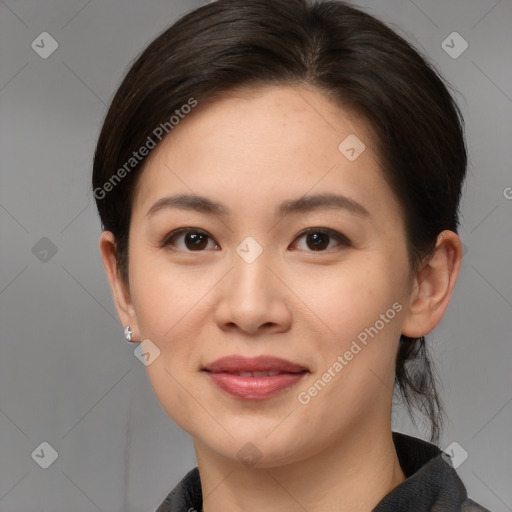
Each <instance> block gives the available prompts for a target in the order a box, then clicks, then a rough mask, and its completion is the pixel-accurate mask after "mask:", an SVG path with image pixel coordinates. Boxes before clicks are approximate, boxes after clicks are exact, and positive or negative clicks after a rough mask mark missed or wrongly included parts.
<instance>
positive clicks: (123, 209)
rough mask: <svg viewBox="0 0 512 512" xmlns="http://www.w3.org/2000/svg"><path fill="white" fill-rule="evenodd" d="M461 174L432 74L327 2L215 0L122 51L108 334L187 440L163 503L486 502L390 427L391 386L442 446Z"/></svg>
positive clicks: (109, 204)
mask: <svg viewBox="0 0 512 512" xmlns="http://www.w3.org/2000/svg"><path fill="white" fill-rule="evenodd" d="M466 159H467V155H466V147H465V141H464V134H463V120H462V116H461V114H460V111H459V109H458V107H457V105H456V103H455V102H454V100H453V99H452V97H451V95H450V93H449V92H448V90H447V86H446V85H445V83H444V82H443V80H442V78H440V77H439V75H438V74H437V73H436V71H435V70H434V68H433V67H432V66H431V65H429V64H428V62H427V61H426V60H425V58H424V57H422V56H421V55H420V54H419V53H418V52H417V51H416V50H414V49H413V48H412V47H411V46H410V45H409V44H408V43H407V42H405V41H404V40H403V39H402V38H401V37H399V36H398V35H397V34H395V33H394V32H393V31H391V30H390V29H389V28H387V27H386V26H385V25H384V24H383V23H381V22H380V21H378V20H376V19H375V18H373V17H371V16H369V15H367V14H365V13H363V12H362V11H360V10H357V9H355V8H353V7H350V6H349V5H348V4H346V3H343V2H339V1H325V2H314V3H313V2H307V1H306V0H272V1H269V0H259V1H251V2H247V1H246V0H219V1H217V2H215V3H211V4H208V5H205V6H203V7H201V8H199V9H196V10H195V11H192V12H190V13H188V14H187V15H185V16H184V17H183V18H181V19H180V20H178V21H177V22H176V23H175V24H174V25H173V26H172V27H170V28H169V29H168V30H166V31H165V32H164V33H163V34H161V35H160V36H159V37H158V38H157V39H156V40H155V41H153V42H152V43H151V44H150V45H149V46H148V47H147V49H146V50H145V51H144V52H143V53H142V54H141V55H140V57H139V58H138V59H137V60H136V62H135V63H134V64H133V66H132V67H131V69H130V70H129V72H128V73H127V75H126V77H125V79H124V81H123V83H122V84H121V86H120V87H119V90H118V91H117V93H116V95H115V97H114V99H113V101H112V104H111V106H110V109H109V111H108V114H107V116H106V119H105V122H104V125H103V129H102V132H101V134H100V137H99V141H98V145H97V149H96V154H95V160H94V171H93V189H94V195H95V197H96V202H97V206H98V210H99V213H100V217H101V221H102V225H103V233H102V235H101V239H100V249H101V254H102V258H103V262H104V265H105V269H106V273H107V276H108V279H109V282H110V285H111V288H112V292H113V296H114V300H115V304H116V308H117V311H118V315H119V318H120V320H121V321H122V323H123V325H124V326H126V327H125V336H126V339H127V340H128V341H134V342H142V345H141V357H142V358H143V360H144V362H145V364H146V365H147V371H148V376H149V379H150V382H151V385H152V387H153V389H154V392H155V394H156V396H157V398H158V400H159V402H160V404H161V405H162V407H163V408H164V410H165V411H166V412H167V413H168V414H169V416H170V417H171V418H172V419H173V420H174V421H175V422H176V423H177V424H179V425H180V426H181V427H182V428H183V429H184V430H185V431H186V432H188V433H189V434H190V435H191V436H192V438H193V442H194V448H195V452H196V457H197V463H198V467H197V468H195V469H193V470H192V471H190V472H189V473H188V474H187V475H186V476H185V477H184V479H183V480H182V482H181V483H180V484H179V485H178V486H177V487H176V488H175V489H174V490H173V491H172V492H171V493H170V494H169V495H168V496H167V498H166V499H165V500H164V502H163V503H162V504H161V506H160V507H159V508H158V512H164V511H193V510H196V511H200V510H204V511H205V512H214V511H216V510H230V511H237V510H244V511H247V510H265V511H274V510H276V511H277V510H280V511H282V510H287V511H288V510H307V511H309V512H315V511H319V510H350V511H368V510H375V511H379V512H382V511H388V510H389V511H391V510H392V511H394V512H396V511H412V510H414V511H427V510H429V511H430V510H432V511H433V510H436V511H440V510H447V511H448V510H450V511H451V510H454V511H455V510H463V511H476V510H486V509H484V508H483V507H481V506H479V505H478V504H476V503H475V502H473V501H472V500H470V499H469V498H468V497H467V493H466V490H465V488H464V485H463V484H462V482H461V481H460V479H459V477H458V476H457V474H456V473H455V470H454V469H453V468H452V466H451V465H450V464H449V461H447V460H445V459H444V458H443V457H442V456H441V452H440V450H439V449H438V448H437V447H436V446H435V445H434V444H430V443H427V442H425V441H422V440H419V439H415V438H412V437H409V436H405V435H403V434H399V433H395V432H392V430H391V410H392V399H393V390H394V388H395V389H396V390H397V391H398V392H399V393H400V394H401V396H402V397H403V398H404V400H405V403H406V404H407V405H408V406H409V408H412V407H413V406H416V407H418V408H419V410H420V411H421V412H422V413H424V414H425V415H427V417H428V418H429V419H430V422H431V441H434V442H436V441H437V440H438V439H439V433H440V427H441V419H442V409H441V404H440V401H439V398H438V396H437V393H436V388H435V383H434V379H433V373H432V370H431V367H430V363H429V361H428V354H427V351H426V348H425V338H424V336H425V335H426V334H428V333H429V332H431V331H432V330H433V329H434V327H435V326H436V325H437V324H438V323H439V321H440V320H441V318H442V316H443V314H444V313H445V311H446V308H447V306H448V303H449V300H450V297H451V294H452V291H453V288H454V286H455V282H456V279H457V277H458V274H459V270H460V267H461V261H462V249H461V241H460V238H459V237H458V235H457V226H458V205H459V199H460V194H461V187H462V183H463V181H464V177H465V172H466ZM411 410H412V409H411Z"/></svg>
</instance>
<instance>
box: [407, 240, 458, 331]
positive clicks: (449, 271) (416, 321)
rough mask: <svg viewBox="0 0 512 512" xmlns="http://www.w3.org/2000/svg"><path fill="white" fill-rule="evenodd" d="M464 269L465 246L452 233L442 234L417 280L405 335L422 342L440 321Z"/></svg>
mask: <svg viewBox="0 0 512 512" xmlns="http://www.w3.org/2000/svg"><path fill="white" fill-rule="evenodd" d="M461 265H462V243H461V240H460V238H459V236H458V235H457V234H456V233H454V232H453V231H448V230H445V231H443V232H441V233H440V234H439V235H438V237H437V241H436V247H435V249H434V252H433V254H432V255H431V256H430V258H429V259H428V261H426V262H425V263H424V264H423V265H421V266H420V268H419V270H418V272H417V273H416V275H415V277H414V283H413V286H412V289H411V293H410V296H409V305H408V308H407V311H406V315H405V317H404V323H403V325H402V334H404V335H405V336H408V337H411V338H419V337H421V336H425V335H426V334H428V333H429V332H431V331H432V330H433V329H434V328H435V327H436V325H437V324H438V323H439V322H440V321H441V318H442V317H443V315H444V313H445V312H446V309H447V308H448V304H449V302H450V298H451V296H452V292H453V289H454V287H455V283H456V281H457V278H458V276H459V272H460V267H461Z"/></svg>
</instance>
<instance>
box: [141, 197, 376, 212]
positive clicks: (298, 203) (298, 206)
mask: <svg viewBox="0 0 512 512" xmlns="http://www.w3.org/2000/svg"><path fill="white" fill-rule="evenodd" d="M168 208H175V209H181V210H192V211H197V212H200V213H206V214H211V215H218V216H222V217H226V216H229V215H230V210H229V208H227V207H226V206H224V205H223V204H222V203H219V202H216V201H212V200H211V199H208V198H207V197H204V196H199V195H196V194H176V195H173V196H169V197H162V198H161V199H159V200H158V201H156V203H154V204H153V205H152V206H151V208H150V209H149V210H148V212H147V213H146V216H151V215H154V214H155V213H157V212H159V211H161V210H164V209H168ZM318 209H330V210H347V211H349V212H351V213H353V214H355V215H358V216H369V215H370V214H369V213H368V210H367V209H366V208H365V207H364V206H363V205H362V204H360V203H358V202H357V201H355V200H354V199H351V198H349V197H346V196H343V195H339V194H332V193H324V194H316V195H310V196H303V197H300V198H298V199H290V200H287V201H283V202H282V203H281V204H279V205H278V206H277V207H276V208H275V211H274V213H275V216H276V217H279V216H281V217H284V216H285V215H288V214H290V213H306V212H310V211H313V210H318Z"/></svg>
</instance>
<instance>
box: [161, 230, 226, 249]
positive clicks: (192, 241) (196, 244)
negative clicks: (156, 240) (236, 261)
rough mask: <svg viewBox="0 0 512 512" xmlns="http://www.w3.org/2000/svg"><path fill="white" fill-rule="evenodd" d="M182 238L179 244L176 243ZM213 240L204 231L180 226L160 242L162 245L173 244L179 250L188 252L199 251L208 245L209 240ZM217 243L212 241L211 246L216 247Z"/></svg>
mask: <svg viewBox="0 0 512 512" xmlns="http://www.w3.org/2000/svg"><path fill="white" fill-rule="evenodd" d="M180 239H181V240H182V243H181V246H180V244H179V243H177V241H178V240H180ZM210 241H211V242H212V243H213V242H214V241H213V239H212V238H211V237H210V235H208V234H207V233H206V232H204V231H202V230H199V229H196V228H181V229H177V230H175V231H173V232H172V233H171V234H170V235H169V236H167V237H166V238H165V240H164V241H163V243H162V246H163V247H167V246H173V247H176V248H177V249H179V250H183V251H188V252H201V251H204V250H205V249H207V248H212V247H211V246H210V247H208V243H209V242H210ZM217 247H218V244H216V243H214V247H213V248H217Z"/></svg>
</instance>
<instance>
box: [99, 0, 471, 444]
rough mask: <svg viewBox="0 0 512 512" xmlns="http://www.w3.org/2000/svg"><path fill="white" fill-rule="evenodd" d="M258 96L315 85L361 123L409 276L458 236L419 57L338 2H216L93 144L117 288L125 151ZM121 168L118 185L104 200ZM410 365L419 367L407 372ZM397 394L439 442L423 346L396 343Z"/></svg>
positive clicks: (171, 36) (430, 86) (448, 150)
mask: <svg viewBox="0 0 512 512" xmlns="http://www.w3.org/2000/svg"><path fill="white" fill-rule="evenodd" d="M268 85H282V86H297V85H308V86H314V87H316V88H317V89H318V90H320V91H321V92H323V93H325V94H326V95H327V96H328V97H329V98H331V100H332V101H333V102H335V103H336V104H338V105H339V106H340V107H342V108H344V109H346V110H349V111H351V112H353V113H354V114H356V115H357V116H358V117H359V118H361V119H362V120H363V121H364V122H365V125H366V126H367V128H368V130H369V132H370V133H371V135H372V137H371V139H372V140H371V142H372V144H373V145H374V150H375V152H376V154H377V156H378V159H379V165H380V167H381V169H382V172H383V174H384V177H385V178H386V180H387V181H388V183H389V184H390V186H391V188H392V190H393V191H394V193H395V195H396V197H397V198H398V201H399V204H400V205H401V207H402V210H403V215H404V222H405V225H406V233H407V244H408V252H409V261H410V268H411V272H413V271H414V270H415V269H417V268H418V265H419V264H420V263H421V262H422V261H424V259H425V258H428V256H429V255H430V254H431V253H432V250H433V248H434V247H435V243H436V239H437V235H438V234H439V233H440V232H441V231H443V230H445V229H449V230H452V231H455V232H457V227H458V223H459V219H458V209H459V201H460V196H461V188H462V184H463V182H464V178H465V173H466V165H467V153H466V144H465V139H464V121H463V117H462V114H461V112H460V110H459V108H458V106H457V103H456V102H455V100H454V99H453V98H452V96H451V94H450V92H449V90H448V89H449V88H450V86H449V84H447V83H446V82H445V80H444V79H443V78H442V77H441V75H440V74H439V73H438V72H437V71H436V70H435V68H434V66H433V65H432V64H431V63H429V61H428V59H427V58H426V57H425V56H422V55H421V54H420V53H419V51H418V50H416V49H414V48H413V47H412V46H411V44H409V43H408V42H406V41H405V40H404V39H403V38H402V37H401V36H399V35H398V34H397V33H395V32H394V31H393V30H391V29H390V28H388V27H387V26H386V25H385V24H384V23H383V22H381V21H379V20H377V19H376V18H374V17H372V16H370V15H369V14H367V13H365V12H363V11H361V10H359V9H356V8H354V7H352V6H350V5H348V4H347V3H346V2H343V1H339V0H325V1H322V0H311V1H308V0H251V1H250V2H248V1H247V0H217V1H216V2H213V3H209V4H206V5H204V6H202V7H200V8H198V9H195V10H193V11H191V12H189V13H187V14H186V15H184V16H183V17H182V18H180V19H179V20H178V21H176V23H174V24H173V25H172V26H171V27H170V28H168V29H167V30H165V31H164V32H163V33H162V34H161V35H159V36H158V37H157V38H156V39H155V40H154V41H153V42H152V43H151V44H150V45H149V46H148V47H147V48H146V49H145V50H144V51H143V52H142V53H141V54H140V56H139V57H138V58H137V59H136V61H135V63H134V64H133V65H132V66H131V68H130V69H129V71H128V72H127V74H126V76H125V78H124V80H123V81H122V83H121V85H120V87H119V89H118V90H117V92H116V94H115V96H114V98H113V100H112V103H111V105H110V108H109V110H108V113H107V115H106V118H105V121H104V124H103V127H102V130H101V134H100V136H99V140H98V144H97V147H96V152H95V157H94V166H93V178H92V186H93V189H94V191H95V194H94V195H95V198H96V204H97V208H98V211H99V214H100V218H101V222H102V227H103V229H105V230H108V231H111V232H112V233H113V234H114V236H115V239H116V258H117V262H118V268H119V272H120V275H121V277H122V278H123V280H124V281H125V282H126V283H127V284H128V233H129V228H130V218H131V209H132V199H133V194H134V189H135V186H136V184H137V180H138V177H139V176H140V174H141V170H142V168H143V165H144V161H145V158H142V159H140V162H139V161H137V162H133V161H132V163H133V165H131V167H130V168H127V166H126V162H128V161H130V158H133V152H134V151H137V150H138V149H139V148H141V147H142V146H144V145H145V144H146V143H147V141H148V137H149V136H151V134H153V133H154V131H155V129H156V128H157V127H159V126H160V127H161V126H168V125H169V119H170V118H171V116H173V115H174V116H176V114H177V111H179V112H181V109H182V108H183V106H184V105H187V104H189V105H190V104H191V103H190V101H191V99H193V101H196V102H197V104H199V105H201V103H203V102H205V101H207V100H211V99H212V98H215V97H216V95H222V93H225V92H228V91H230V90H233V89H235V88H237V87H258V86H268ZM192 115H193V114H192ZM180 117H181V116H180ZM178 122H179V121H178ZM165 123H167V125H166V124H165ZM166 131H167V130H166ZM153 138H154V137H153ZM123 166H124V169H125V171H126V172H123V173H122V176H123V177H122V179H120V180H118V181H116V183H115V186H111V187H108V192H105V191H106V190H107V187H105V184H106V183H108V182H109V180H112V177H113V176H114V175H115V174H116V173H118V174H117V177H119V176H120V171H121V169H122V168H123ZM97 191H102V193H101V194H100V193H97ZM418 355H419V358H418ZM415 358H417V360H418V361H420V362H421V365H412V366H414V368H415V370H414V371H410V367H412V366H411V364H410V362H411V361H414V360H415ZM418 368H419V370H418ZM395 384H396V386H395V388H396V390H397V392H398V394H399V395H400V396H401V397H402V399H403V400H404V402H405V404H406V406H407V408H408V409H409V412H410V413H411V417H412V419H413V421H414V414H413V412H414V411H413V407H414V408H417V409H418V410H419V411H420V412H421V413H423V414H424V415H426V416H427V417H428V419H429V420H430V425H431V429H430V434H431V435H430V438H431V440H432V441H435V442H437V441H438V440H439V434H440V428H441V425H442V420H443V409H442V405H441V401H440V399H439V396H438V393H437V390H436V384H435V378H434V374H433V370H432V367H431V364H430V362H429V359H428V354H427V350H426V347H425V339H424V338H423V337H422V338H417V339H412V338H407V337H405V336H403V335H402V337H401V340H400V348H399V350H398V353H397V360H396V374H395Z"/></svg>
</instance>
